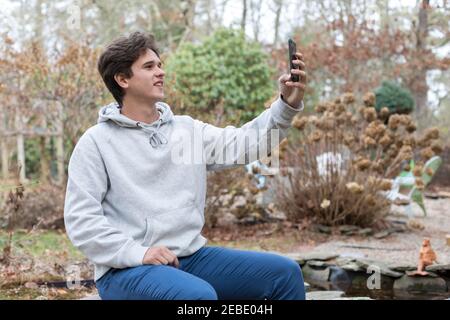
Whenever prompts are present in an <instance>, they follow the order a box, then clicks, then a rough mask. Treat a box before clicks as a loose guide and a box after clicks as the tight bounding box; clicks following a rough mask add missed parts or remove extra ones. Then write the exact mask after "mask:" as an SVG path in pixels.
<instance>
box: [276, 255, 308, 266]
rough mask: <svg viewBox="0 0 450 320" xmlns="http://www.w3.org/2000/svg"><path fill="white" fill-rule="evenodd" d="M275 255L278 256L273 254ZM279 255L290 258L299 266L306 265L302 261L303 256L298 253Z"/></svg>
mask: <svg viewBox="0 0 450 320" xmlns="http://www.w3.org/2000/svg"><path fill="white" fill-rule="evenodd" d="M274 253H276V254H280V253H278V252H274ZM281 255H283V256H285V257H288V258H291V259H292V260H295V261H296V262H297V263H298V264H299V265H301V266H302V265H304V264H305V263H306V261H305V259H303V256H302V255H301V254H299V253H296V252H291V253H281Z"/></svg>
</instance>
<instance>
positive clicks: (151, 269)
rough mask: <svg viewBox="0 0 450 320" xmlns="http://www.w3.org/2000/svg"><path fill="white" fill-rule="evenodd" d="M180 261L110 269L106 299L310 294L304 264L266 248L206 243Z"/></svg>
mask: <svg viewBox="0 0 450 320" xmlns="http://www.w3.org/2000/svg"><path fill="white" fill-rule="evenodd" d="M179 262H180V267H179V268H176V267H173V266H168V265H143V266H138V267H132V268H125V269H110V270H109V271H108V272H107V273H106V274H105V275H103V276H102V277H101V278H100V279H99V280H98V281H97V282H96V285H97V289H98V292H99V294H100V297H101V298H102V299H105V300H117V299H118V300H127V299H131V300H217V299H220V300H233V299H234V300H240V299H248V300H264V299H267V300H304V299H305V289H304V285H303V276H302V272H301V269H300V266H299V265H298V263H297V262H295V261H294V260H292V259H289V258H286V257H283V256H280V255H277V254H272V253H264V252H256V251H245V250H237V249H230V248H223V247H209V246H206V247H202V248H201V249H199V250H198V251H197V252H195V253H194V254H192V255H190V256H187V257H182V258H179Z"/></svg>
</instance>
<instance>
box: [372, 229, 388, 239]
mask: <svg viewBox="0 0 450 320" xmlns="http://www.w3.org/2000/svg"><path fill="white" fill-rule="evenodd" d="M390 234H391V233H390V232H389V231H388V230H384V231H381V232H377V233H375V234H374V235H373V237H374V238H376V239H383V238H386V237H387V236H389V235H390Z"/></svg>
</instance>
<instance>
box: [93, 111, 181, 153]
mask: <svg viewBox="0 0 450 320" xmlns="http://www.w3.org/2000/svg"><path fill="white" fill-rule="evenodd" d="M156 110H158V112H159V119H158V120H156V121H154V122H153V123H151V124H148V123H143V122H140V121H136V120H132V119H130V118H128V117H127V116H125V115H123V114H122V113H120V107H119V104H118V103H117V102H113V103H110V104H108V105H106V106H103V107H102V108H101V109H100V111H99V113H98V120H97V123H101V122H107V121H113V122H114V123H115V124H117V125H118V126H121V127H124V128H139V129H142V130H144V131H145V132H147V133H149V135H150V136H149V143H150V145H151V146H152V147H153V148H156V147H158V146H160V145H162V144H167V141H168V140H167V137H166V136H165V135H164V134H163V133H162V132H161V130H160V127H161V126H162V125H163V124H165V123H168V122H170V121H172V119H173V113H172V110H171V109H170V107H169V105H168V104H166V103H164V102H157V103H156Z"/></svg>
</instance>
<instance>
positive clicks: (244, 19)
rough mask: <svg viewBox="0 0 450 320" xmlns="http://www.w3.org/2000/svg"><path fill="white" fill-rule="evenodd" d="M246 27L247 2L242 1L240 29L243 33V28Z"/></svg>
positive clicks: (245, 0)
mask: <svg viewBox="0 0 450 320" xmlns="http://www.w3.org/2000/svg"><path fill="white" fill-rule="evenodd" d="M246 25H247V0H242V19H241V29H242V31H243V32H244V33H245V26H246Z"/></svg>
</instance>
